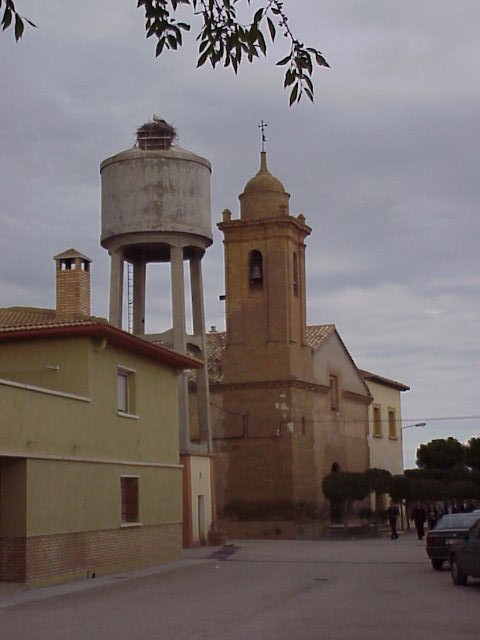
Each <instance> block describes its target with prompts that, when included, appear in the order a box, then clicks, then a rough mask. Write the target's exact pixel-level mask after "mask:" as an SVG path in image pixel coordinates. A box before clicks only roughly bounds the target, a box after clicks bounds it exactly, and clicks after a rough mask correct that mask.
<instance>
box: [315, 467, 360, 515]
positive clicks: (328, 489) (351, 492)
mask: <svg viewBox="0 0 480 640" xmlns="http://www.w3.org/2000/svg"><path fill="white" fill-rule="evenodd" d="M322 490H323V493H324V495H325V497H326V498H327V499H328V500H329V501H330V512H331V518H332V522H338V520H339V516H340V517H341V514H342V512H343V513H344V515H347V514H348V512H349V510H350V508H351V506H352V503H353V502H355V500H363V499H364V498H366V497H367V495H368V491H369V487H368V482H367V478H366V476H365V474H364V473H358V472H352V471H337V472H332V473H329V474H328V475H327V476H325V477H324V479H323V481H322ZM344 524H345V526H347V525H348V519H347V518H344Z"/></svg>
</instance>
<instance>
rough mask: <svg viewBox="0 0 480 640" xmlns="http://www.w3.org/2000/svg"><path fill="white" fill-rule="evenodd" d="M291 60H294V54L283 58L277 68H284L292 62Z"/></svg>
mask: <svg viewBox="0 0 480 640" xmlns="http://www.w3.org/2000/svg"><path fill="white" fill-rule="evenodd" d="M291 58H292V54H289V55H288V56H286V57H285V58H282V59H281V60H279V61H278V62H277V67H281V66H283V65H284V64H287V63H289V62H290V60H291Z"/></svg>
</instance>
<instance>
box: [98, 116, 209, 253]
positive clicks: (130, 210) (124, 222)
mask: <svg viewBox="0 0 480 640" xmlns="http://www.w3.org/2000/svg"><path fill="white" fill-rule="evenodd" d="M174 135H175V132H174V130H173V128H172V127H171V126H170V125H168V124H167V123H166V122H165V121H163V120H159V119H157V120H154V121H153V122H150V123H147V124H145V125H143V127H140V128H139V130H138V131H137V146H136V147H134V148H133V149H127V150H126V151H122V152H121V153H118V154H116V155H114V156H112V157H110V158H107V159H106V160H104V161H103V162H102V163H101V165H100V174H101V183H102V233H101V244H102V246H103V247H105V248H106V249H107V250H109V251H110V250H111V249H113V250H118V249H119V248H120V247H121V248H123V251H124V257H125V259H126V260H130V259H136V258H137V256H138V255H139V254H140V255H142V256H144V257H145V258H146V259H147V261H149V262H150V261H168V260H169V259H170V257H169V246H171V244H172V242H174V244H178V242H180V243H181V245H182V246H183V247H184V254H185V258H188V257H189V253H190V252H191V248H194V247H195V248H196V249H197V250H198V249H201V250H203V251H204V250H205V248H206V247H208V246H209V245H210V244H211V243H212V228H211V205H210V174H211V166H210V162H209V161H208V160H206V159H205V158H202V157H201V156H198V155H196V154H194V153H192V152H191V151H186V150H184V149H180V148H179V147H176V146H174V145H173V144H172V142H173V139H174Z"/></svg>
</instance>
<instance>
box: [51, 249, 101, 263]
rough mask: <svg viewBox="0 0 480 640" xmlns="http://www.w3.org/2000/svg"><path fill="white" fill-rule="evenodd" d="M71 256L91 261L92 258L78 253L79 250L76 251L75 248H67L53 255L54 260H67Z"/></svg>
mask: <svg viewBox="0 0 480 640" xmlns="http://www.w3.org/2000/svg"><path fill="white" fill-rule="evenodd" d="M71 258H81V259H82V260H85V262H92V260H91V259H90V258H89V257H88V256H85V255H84V254H83V253H80V251H77V250H76V249H67V250H66V251H63V252H62V253H59V254H58V255H57V256H53V259H54V260H67V259H71Z"/></svg>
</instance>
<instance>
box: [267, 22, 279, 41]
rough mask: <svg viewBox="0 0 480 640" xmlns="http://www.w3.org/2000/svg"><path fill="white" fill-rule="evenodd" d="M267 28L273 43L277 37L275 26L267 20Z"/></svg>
mask: <svg viewBox="0 0 480 640" xmlns="http://www.w3.org/2000/svg"><path fill="white" fill-rule="evenodd" d="M267 26H268V30H269V31H270V38H271V40H272V42H273V41H274V40H275V36H276V35H277V30H276V29H275V25H274V24H273V22H272V20H271V19H270V18H267Z"/></svg>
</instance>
